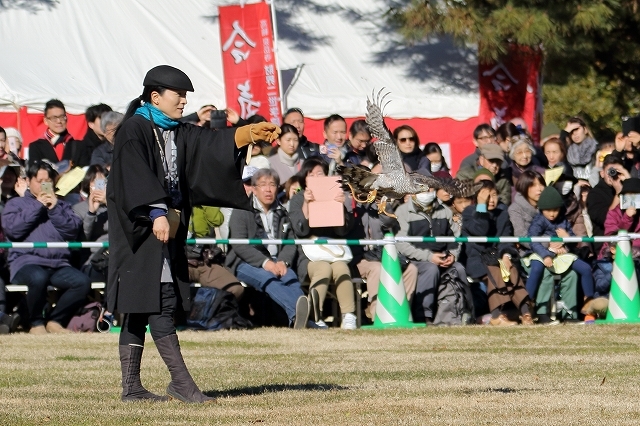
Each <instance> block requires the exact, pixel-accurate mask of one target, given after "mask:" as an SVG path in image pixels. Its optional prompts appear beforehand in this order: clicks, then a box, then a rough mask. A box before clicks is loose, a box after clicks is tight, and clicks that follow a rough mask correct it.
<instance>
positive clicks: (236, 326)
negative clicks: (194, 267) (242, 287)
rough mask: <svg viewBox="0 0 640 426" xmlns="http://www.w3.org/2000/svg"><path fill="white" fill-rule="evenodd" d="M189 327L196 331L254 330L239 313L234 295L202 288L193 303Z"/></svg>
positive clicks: (188, 320)
mask: <svg viewBox="0 0 640 426" xmlns="http://www.w3.org/2000/svg"><path fill="white" fill-rule="evenodd" d="M187 327H188V328H191V329H195V330H241V329H246V328H253V324H252V323H251V321H249V320H248V319H245V318H243V317H242V316H241V315H240V313H239V311H238V302H237V301H236V298H235V297H234V295H233V294H231V293H229V292H228V291H225V290H220V289H217V288H214V287H200V288H199V289H198V291H197V292H196V295H195V297H194V298H193V301H192V302H191V312H190V313H189V317H188V318H187Z"/></svg>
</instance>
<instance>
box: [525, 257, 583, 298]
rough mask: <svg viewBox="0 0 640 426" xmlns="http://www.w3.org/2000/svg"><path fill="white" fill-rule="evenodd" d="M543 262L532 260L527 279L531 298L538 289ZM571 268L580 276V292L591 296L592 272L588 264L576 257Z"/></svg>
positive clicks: (543, 267)
mask: <svg viewBox="0 0 640 426" xmlns="http://www.w3.org/2000/svg"><path fill="white" fill-rule="evenodd" d="M544 269H545V266H544V263H542V262H540V261H537V260H532V261H531V271H530V272H529V279H527V284H526V288H527V293H529V295H530V297H531V298H532V299H535V294H536V292H537V291H538V286H539V285H540V282H541V281H542V274H543V273H544ZM571 270H572V271H575V272H576V273H577V274H578V275H579V276H580V285H581V286H582V292H583V293H584V296H585V297H593V294H594V289H595V286H594V283H593V274H592V272H591V267H590V266H589V264H588V263H587V262H585V261H583V260H580V259H576V260H574V261H573V263H572V264H571Z"/></svg>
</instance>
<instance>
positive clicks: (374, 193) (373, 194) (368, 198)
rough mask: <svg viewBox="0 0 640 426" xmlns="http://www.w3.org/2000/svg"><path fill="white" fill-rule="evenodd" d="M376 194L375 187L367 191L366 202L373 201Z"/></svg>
mask: <svg viewBox="0 0 640 426" xmlns="http://www.w3.org/2000/svg"><path fill="white" fill-rule="evenodd" d="M377 195H378V190H377V189H374V190H372V191H369V196H368V197H367V200H366V202H367V203H373V202H374V201H375V200H376V196H377Z"/></svg>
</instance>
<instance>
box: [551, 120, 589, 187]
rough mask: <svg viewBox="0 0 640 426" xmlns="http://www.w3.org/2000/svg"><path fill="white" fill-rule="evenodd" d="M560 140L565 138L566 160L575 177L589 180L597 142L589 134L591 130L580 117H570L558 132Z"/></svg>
mask: <svg viewBox="0 0 640 426" xmlns="http://www.w3.org/2000/svg"><path fill="white" fill-rule="evenodd" d="M560 139H561V140H566V141H567V143H568V144H569V145H568V149H567V162H568V163H569V165H570V166H571V167H572V168H573V175H574V176H575V177H576V178H577V179H582V180H586V181H588V180H589V177H590V175H591V169H592V168H593V165H594V163H595V153H596V150H597V149H598V142H597V141H596V140H595V139H594V138H593V137H592V136H591V131H590V130H589V128H588V127H587V125H586V123H585V122H584V120H582V119H581V118H580V117H572V118H570V119H569V120H568V121H567V125H566V126H565V128H564V130H563V131H562V132H561V134H560Z"/></svg>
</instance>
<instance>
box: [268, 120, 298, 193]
mask: <svg viewBox="0 0 640 426" xmlns="http://www.w3.org/2000/svg"><path fill="white" fill-rule="evenodd" d="M280 129H282V133H280V137H278V139H277V144H278V147H277V148H276V150H275V153H273V152H272V155H271V156H270V157H269V163H270V164H271V168H272V169H273V170H275V171H276V172H277V173H278V177H279V178H280V182H286V181H287V180H288V179H289V178H290V177H291V176H293V175H295V174H296V173H298V171H300V165H301V164H302V160H301V159H300V156H299V154H298V131H297V130H296V128H295V127H293V126H292V125H290V124H283V125H282V127H281V128H280Z"/></svg>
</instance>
